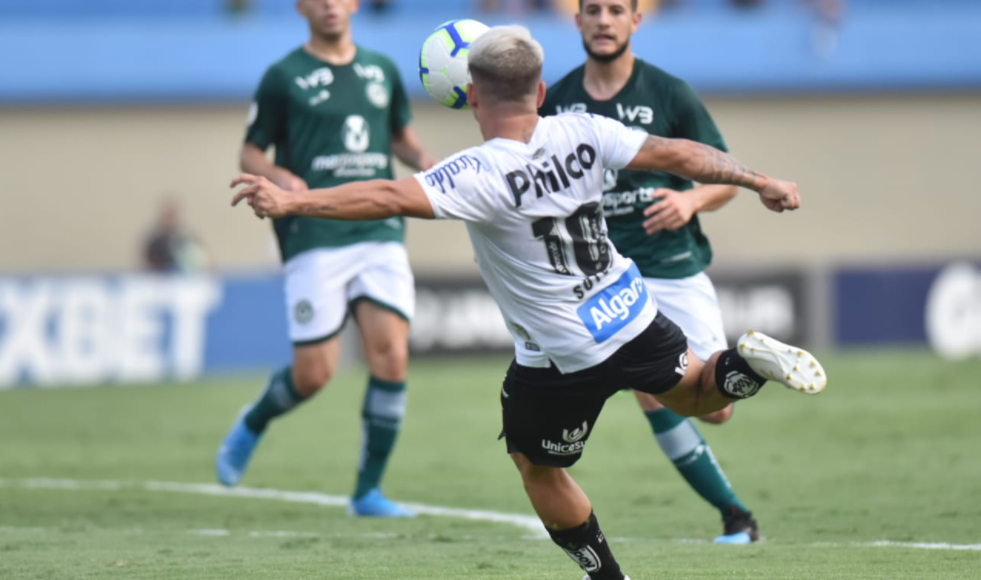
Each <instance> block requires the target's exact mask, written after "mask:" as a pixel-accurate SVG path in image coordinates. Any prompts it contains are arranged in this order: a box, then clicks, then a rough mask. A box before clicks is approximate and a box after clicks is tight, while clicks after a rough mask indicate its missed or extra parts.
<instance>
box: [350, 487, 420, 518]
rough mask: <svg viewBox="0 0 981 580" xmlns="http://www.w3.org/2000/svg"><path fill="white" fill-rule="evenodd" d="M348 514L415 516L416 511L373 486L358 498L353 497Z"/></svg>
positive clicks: (371, 516) (393, 516)
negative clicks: (396, 501)
mask: <svg viewBox="0 0 981 580" xmlns="http://www.w3.org/2000/svg"><path fill="white" fill-rule="evenodd" d="M347 513H348V515H352V516H359V517H369V518H414V517H416V513H415V512H414V511H412V510H408V509H406V508H404V507H402V506H400V505H399V504H397V503H395V502H394V501H392V500H390V499H388V498H387V497H385V496H384V495H382V492H381V490H380V489H378V488H377V487H376V488H373V489H371V490H370V491H368V493H366V494H364V495H363V496H361V497H360V498H358V499H351V503H350V504H348V506H347Z"/></svg>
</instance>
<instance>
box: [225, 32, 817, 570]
mask: <svg viewBox="0 0 981 580" xmlns="http://www.w3.org/2000/svg"><path fill="white" fill-rule="evenodd" d="M542 59H543V54H542V49H541V46H540V45H539V44H538V43H537V42H536V41H535V40H534V39H532V38H531V36H530V34H528V31H527V30H525V29H524V28H520V27H511V26H506V27H498V28H493V29H491V30H490V31H488V32H486V33H485V34H484V35H482V36H481V37H480V38H478V39H477V40H476V41H475V42H474V43H473V45H472V46H471V49H470V56H469V62H470V71H471V74H472V76H473V84H471V85H470V87H469V89H468V102H469V103H470V105H471V107H472V109H473V113H474V116H475V118H476V119H477V122H478V124H479V125H480V129H481V133H482V135H483V137H484V139H485V143H484V144H483V145H481V146H478V147H473V148H471V149H467V150H465V151H463V152H461V153H459V154H457V155H454V156H451V157H450V158H448V160H447V161H444V162H443V163H441V164H439V165H437V166H436V167H435V168H433V169H431V170H429V171H426V172H423V173H419V174H417V175H415V176H414V177H410V178H405V179H402V180H399V181H389V180H375V181H362V182H354V183H349V184H345V185H342V186H339V187H335V188H330V189H317V190H311V191H307V192H302V193H289V192H285V191H283V190H281V189H280V188H278V187H277V186H276V185H274V184H273V183H271V182H270V181H269V180H267V179H265V178H263V177H257V176H253V175H241V176H239V177H238V178H236V179H235V180H234V181H233V182H232V186H233V187H237V186H239V185H244V186H245V187H243V188H242V189H241V190H239V191H238V193H237V194H236V195H235V197H234V198H233V200H232V204H233V205H235V204H237V203H238V202H239V201H241V200H243V199H245V200H247V201H248V203H249V204H250V205H251V206H252V208H253V210H254V211H255V213H256V215H257V216H259V217H280V216H283V215H286V214H295V215H310V216H317V217H329V218H334V219H379V218H384V217H388V216H396V215H402V216H410V217H419V218H427V219H433V218H450V219H459V220H463V221H465V222H466V224H467V229H468V231H469V234H470V239H471V242H472V244H473V249H474V253H475V254H476V257H477V263H478V265H479V266H480V271H481V274H482V275H483V278H484V280H485V282H486V283H487V285H488V287H489V288H490V291H491V294H492V295H493V296H494V298H495V300H496V301H497V302H498V304H499V305H500V308H501V312H502V313H503V315H504V319H505V321H506V322H507V324H508V327H509V329H510V330H511V333H512V334H513V335H514V337H515V339H516V340H517V341H518V342H519V348H517V350H516V353H515V361H514V362H512V364H511V367H510V369H509V370H508V373H507V376H506V378H505V381H504V386H503V389H502V391H501V403H502V407H503V410H504V433H503V435H504V437H506V443H507V449H508V452H509V453H510V454H511V457H512V459H513V460H514V462H515V464H516V466H517V467H518V470H519V472H520V473H521V477H522V480H523V482H524V487H525V491H526V492H527V494H528V497H529V499H530V500H531V503H532V505H533V506H534V508H535V511H536V512H537V513H538V515H539V517H540V518H541V520H542V522H543V524H544V525H545V527H546V529H547V530H548V532H549V534H550V535H551V537H552V539H553V541H555V543H556V544H558V545H559V546H560V547H561V548H562V549H563V550H565V551H566V553H567V554H569V556H570V557H572V559H573V560H574V561H575V562H576V563H577V564H579V565H580V566H581V567H582V569H583V570H584V571H585V572H586V573H587V574H588V578H589V579H590V580H623V579H624V578H626V577H625V576H624V574H623V573H622V572H621V570H620V566H619V564H618V563H617V561H616V559H615V558H614V557H613V554H612V552H611V551H610V547H609V544H608V542H606V540H605V537H604V536H603V533H602V532H601V531H600V528H599V524H598V522H597V520H596V517H595V516H594V514H593V510H592V505H591V504H590V502H589V499H588V498H587V497H586V495H585V493H583V491H582V489H580V488H579V487H578V485H576V483H575V481H573V480H572V478H571V477H570V476H569V474H568V473H567V472H566V470H565V468H566V467H568V466H571V465H572V464H574V463H575V462H576V461H577V460H578V459H579V457H580V456H581V454H582V452H583V449H584V447H585V444H586V442H587V440H588V438H589V435H590V434H591V433H592V431H593V430H594V428H595V424H596V419H597V417H598V416H599V413H600V410H601V409H602V407H603V404H604V402H605V401H606V399H607V398H608V397H609V396H611V395H612V394H613V393H615V392H616V391H617V390H619V389H620V388H622V387H624V386H627V387H631V388H634V389H637V390H640V391H643V392H647V393H650V394H652V395H654V396H656V397H657V398H658V400H659V401H660V402H661V403H662V404H664V405H666V406H667V407H669V408H670V409H672V410H673V411H675V412H677V413H679V414H682V415H685V416H694V415H704V414H706V413H709V412H712V411H715V410H718V409H721V408H723V407H725V406H727V405H728V404H729V403H730V402H732V401H733V400H735V399H744V398H747V397H750V396H752V395H754V394H756V392H757V391H758V390H759V388H760V387H761V386H762V384H763V383H764V382H765V381H766V380H767V379H770V380H777V381H779V382H782V383H783V384H785V385H786V386H788V387H790V388H793V389H796V390H799V391H802V392H809V393H816V392H820V391H821V390H822V389H823V388H824V386H825V384H826V379H825V376H824V373H823V370H822V369H821V367H820V365H819V364H818V362H817V361H816V360H815V359H814V358H813V357H812V356H811V355H810V354H809V353H807V352H805V351H803V350H800V349H798V348H796V347H791V346H788V345H784V344H781V343H779V342H776V341H774V340H773V339H771V338H769V337H766V336H763V335H760V334H754V333H749V334H747V335H745V336H743V337H742V338H741V339H740V341H739V347H738V348H737V349H729V350H726V351H720V352H717V353H715V354H714V355H712V356H711V357H710V358H709V360H708V361H706V362H702V361H701V360H699V359H698V358H697V357H695V356H694V355H693V354H691V352H690V350H689V349H688V346H687V343H686V340H685V336H684V334H682V333H681V331H680V330H679V329H678V327H677V326H676V325H675V324H674V323H672V322H671V321H670V320H668V319H667V318H666V317H664V316H663V315H662V314H659V313H658V312H657V305H656V302H655V300H654V298H653V296H651V295H650V294H649V293H648V291H647V288H646V287H645V285H644V282H643V279H642V278H641V277H640V274H639V272H637V269H636V266H634V264H633V262H631V261H630V260H628V259H626V258H623V257H622V256H621V255H620V254H619V253H617V251H616V249H615V248H614V247H613V245H612V244H610V243H609V241H608V240H607V235H606V224H605V221H604V219H603V216H602V213H601V208H600V205H599V204H600V200H601V196H602V190H603V187H602V183H603V172H604V170H605V169H618V168H624V167H626V168H629V169H634V170H649V171H655V170H656V171H667V172H670V173H675V174H678V175H681V176H683V177H686V178H689V179H693V180H696V181H699V182H702V183H731V184H734V185H741V186H743V187H746V188H749V189H752V190H755V191H757V192H759V194H760V199H761V201H762V202H763V204H764V205H766V207H768V208H769V209H771V210H773V211H778V212H779V211H783V210H785V209H796V208H798V207H799V205H800V198H799V197H798V194H797V186H796V185H795V184H793V183H790V182H786V181H780V180H777V179H772V178H768V177H766V176H765V175H762V174H760V173H756V172H754V171H752V170H750V169H748V168H746V167H745V166H743V165H742V164H740V163H739V162H738V161H736V160H735V159H734V158H732V157H730V156H729V155H727V154H725V153H722V152H721V151H718V150H716V149H713V148H711V147H707V146H704V145H701V144H698V143H694V142H691V141H685V140H673V139H664V138H660V137H657V136H653V135H650V136H649V135H646V134H643V133H639V132H635V131H631V130H629V129H627V128H626V127H624V126H623V125H622V124H620V123H619V122H618V121H614V120H611V119H606V118H601V117H594V116H590V115H580V114H567V115H560V116H558V117H553V118H546V119H542V118H539V116H538V114H537V110H538V107H539V106H540V105H541V102H542V100H543V99H544V96H545V85H544V83H542V81H541V67H542ZM538 352H541V353H544V354H545V355H546V356H547V362H546V363H545V364H543V365H541V366H539V367H538V368H534V367H529V366H526V365H525V364H524V363H529V364H530V363H531V362H532V361H534V360H536V359H537V357H530V356H528V355H529V353H538Z"/></svg>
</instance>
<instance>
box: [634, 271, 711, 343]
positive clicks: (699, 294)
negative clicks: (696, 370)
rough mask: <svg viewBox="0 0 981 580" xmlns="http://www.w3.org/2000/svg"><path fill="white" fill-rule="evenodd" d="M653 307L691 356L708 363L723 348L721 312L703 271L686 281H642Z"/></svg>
mask: <svg viewBox="0 0 981 580" xmlns="http://www.w3.org/2000/svg"><path fill="white" fill-rule="evenodd" d="M644 282H645V283H646V284H647V288H648V290H650V292H651V294H653V295H654V298H656V299H657V308H658V310H659V311H660V312H663V313H664V315H665V316H667V317H668V318H670V319H671V321H672V322H674V323H675V324H677V325H678V326H679V327H680V328H681V330H682V332H684V333H685V336H686V337H687V338H688V345H689V346H690V347H691V349H692V351H694V353H695V356H697V357H698V358H700V359H702V360H708V358H709V357H710V356H712V354H713V353H715V352H717V351H720V350H725V349H726V348H727V344H726V335H725V326H724V324H723V321H722V309H721V308H720V307H719V298H718V296H717V294H716V292H715V286H713V284H712V280H711V279H710V278H709V277H708V275H707V274H705V273H704V272H702V273H699V274H696V275H695V276H691V277H688V278H680V279H661V278H644Z"/></svg>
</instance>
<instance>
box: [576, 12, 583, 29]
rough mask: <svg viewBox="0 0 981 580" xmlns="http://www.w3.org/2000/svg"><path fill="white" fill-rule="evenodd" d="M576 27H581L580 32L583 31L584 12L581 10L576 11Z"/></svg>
mask: <svg viewBox="0 0 981 580" xmlns="http://www.w3.org/2000/svg"><path fill="white" fill-rule="evenodd" d="M576 28H577V29H579V33H580V34H581V33H582V14H581V13H580V12H578V11H577V12H576Z"/></svg>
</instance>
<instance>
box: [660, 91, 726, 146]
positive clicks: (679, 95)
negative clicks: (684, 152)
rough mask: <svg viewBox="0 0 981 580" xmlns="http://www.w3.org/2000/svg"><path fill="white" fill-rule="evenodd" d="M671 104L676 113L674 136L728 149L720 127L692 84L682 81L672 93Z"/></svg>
mask: <svg viewBox="0 0 981 580" xmlns="http://www.w3.org/2000/svg"><path fill="white" fill-rule="evenodd" d="M671 104H672V111H673V113H674V115H675V123H674V131H673V132H672V133H673V134H672V135H671V136H672V137H677V138H682V139H690V140H692V141H698V142H699V143H704V144H706V145H711V146H712V147H715V148H716V149H719V150H721V151H728V148H726V142H725V139H723V138H722V134H721V133H720V132H719V128H718V127H716V126H715V121H713V120H712V116H711V115H709V112H708V110H707V109H706V108H705V105H703V104H702V101H701V99H699V98H698V94H697V93H695V89H693V88H692V87H691V85H689V84H688V83H685V82H682V83H680V84H679V85H678V86H677V87H676V88H675V90H674V93H673V94H672V99H671Z"/></svg>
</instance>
